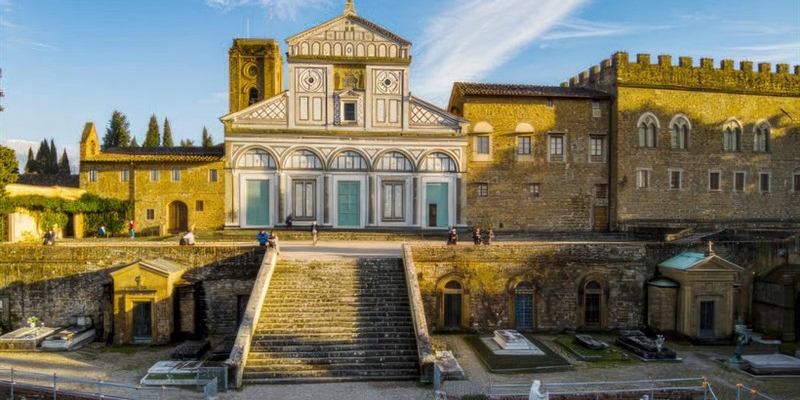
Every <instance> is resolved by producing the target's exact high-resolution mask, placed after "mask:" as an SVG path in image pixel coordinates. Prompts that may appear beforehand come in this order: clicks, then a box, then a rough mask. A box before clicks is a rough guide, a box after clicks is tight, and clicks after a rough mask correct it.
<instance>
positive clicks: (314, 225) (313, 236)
mask: <svg viewBox="0 0 800 400" xmlns="http://www.w3.org/2000/svg"><path fill="white" fill-rule="evenodd" d="M317 236H319V229H317V221H314V222H312V223H311V243H312V245H314V246H316V245H317Z"/></svg>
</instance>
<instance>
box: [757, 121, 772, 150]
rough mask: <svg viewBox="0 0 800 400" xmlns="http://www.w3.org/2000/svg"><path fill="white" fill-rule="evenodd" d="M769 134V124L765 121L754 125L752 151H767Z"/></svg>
mask: <svg viewBox="0 0 800 400" xmlns="http://www.w3.org/2000/svg"><path fill="white" fill-rule="evenodd" d="M769 135H770V129H769V124H768V123H766V122H762V123H761V124H758V125H757V126H756V129H755V131H754V132H753V151H755V152H759V153H768V152H769Z"/></svg>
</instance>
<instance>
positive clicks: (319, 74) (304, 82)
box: [297, 68, 324, 93]
mask: <svg viewBox="0 0 800 400" xmlns="http://www.w3.org/2000/svg"><path fill="white" fill-rule="evenodd" d="M323 77H324V75H323V70H322V69H319V68H304V69H301V70H300V71H299V72H298V74H297V86H298V88H299V89H300V90H301V91H303V92H314V93H316V92H321V91H322V89H323V85H322V83H323V82H324V80H323Z"/></svg>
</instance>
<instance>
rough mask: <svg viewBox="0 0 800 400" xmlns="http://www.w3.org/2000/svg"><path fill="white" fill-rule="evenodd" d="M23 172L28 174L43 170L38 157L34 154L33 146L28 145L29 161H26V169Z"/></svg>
mask: <svg viewBox="0 0 800 400" xmlns="http://www.w3.org/2000/svg"><path fill="white" fill-rule="evenodd" d="M23 172H25V173H26V174H35V173H41V172H42V171H41V169H40V168H39V164H38V163H37V162H36V157H35V156H34V155H33V148H30V147H28V161H26V162H25V171H23Z"/></svg>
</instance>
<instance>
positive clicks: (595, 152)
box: [589, 136, 606, 162]
mask: <svg viewBox="0 0 800 400" xmlns="http://www.w3.org/2000/svg"><path fill="white" fill-rule="evenodd" d="M589 141H590V142H589V162H603V161H605V159H606V156H605V142H606V140H605V138H604V137H603V136H592V137H590V138H589Z"/></svg>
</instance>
